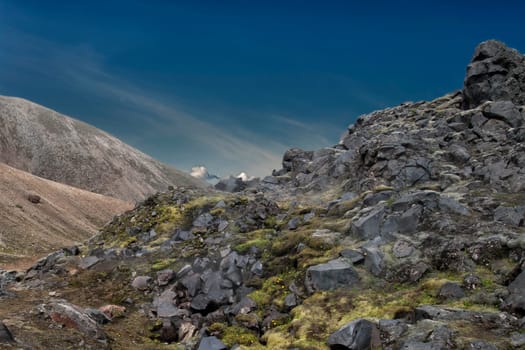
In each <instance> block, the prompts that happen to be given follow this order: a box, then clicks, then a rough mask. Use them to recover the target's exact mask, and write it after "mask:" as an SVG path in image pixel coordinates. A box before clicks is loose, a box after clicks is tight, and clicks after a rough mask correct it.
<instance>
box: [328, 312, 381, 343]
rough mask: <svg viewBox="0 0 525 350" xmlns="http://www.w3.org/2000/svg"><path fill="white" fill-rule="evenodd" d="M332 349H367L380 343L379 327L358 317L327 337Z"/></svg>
mask: <svg viewBox="0 0 525 350" xmlns="http://www.w3.org/2000/svg"><path fill="white" fill-rule="evenodd" d="M327 344H328V346H329V347H330V349H332V350H369V349H372V348H374V349H375V348H376V347H377V346H378V345H380V340H379V329H378V328H377V325H376V324H375V323H372V322H370V321H368V320H365V319H362V318H359V319H357V320H354V321H352V322H350V323H348V324H346V325H344V326H343V327H341V328H340V329H339V330H337V331H336V332H335V333H332V335H330V337H328V341H327Z"/></svg>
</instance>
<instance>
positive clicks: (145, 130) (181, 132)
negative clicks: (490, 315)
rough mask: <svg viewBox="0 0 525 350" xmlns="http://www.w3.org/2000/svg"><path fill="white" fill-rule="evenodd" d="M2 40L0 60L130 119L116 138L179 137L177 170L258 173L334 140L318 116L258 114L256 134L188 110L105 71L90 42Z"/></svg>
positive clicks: (11, 35)
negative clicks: (201, 167) (261, 121)
mask: <svg viewBox="0 0 525 350" xmlns="http://www.w3.org/2000/svg"><path fill="white" fill-rule="evenodd" d="M0 45H1V46H2V47H0V62H2V61H3V62H9V64H10V65H11V67H12V68H15V70H16V71H25V72H29V73H31V74H38V75H40V76H44V77H45V78H46V79H50V81H53V82H59V83H60V84H62V85H65V86H69V87H70V88H71V89H72V90H73V91H75V92H77V91H78V92H79V94H86V95H87V96H97V97H98V98H99V99H103V100H104V101H108V102H107V103H108V104H109V105H110V107H111V109H112V110H113V111H114V112H113V113H120V116H119V118H121V119H122V114H123V113H127V115H128V116H132V117H133V118H134V120H135V121H138V123H136V124H139V125H142V126H143V127H141V128H140V130H137V132H136V133H133V134H132V135H128V134H123V135H117V136H120V137H121V138H123V139H124V141H127V142H130V143H133V144H134V145H135V146H137V145H139V146H140V145H141V144H142V142H140V141H141V140H140V137H141V136H140V135H141V134H142V137H143V138H144V140H145V141H144V142H147V141H148V140H152V139H153V140H155V139H158V138H164V139H166V140H170V139H171V140H173V139H175V138H177V139H179V140H184V142H183V143H182V142H179V143H178V147H177V148H176V149H173V150H171V152H172V153H173V155H172V156H171V157H170V160H168V162H171V163H172V164H174V165H176V166H179V167H180V166H181V164H180V162H179V160H180V159H181V158H184V159H186V161H185V162H184V164H183V165H182V167H183V168H186V169H188V170H189V169H190V167H191V166H192V165H195V164H200V163H204V164H206V165H207V166H208V167H210V168H211V169H212V170H213V171H214V172H220V173H222V175H228V173H238V172H240V171H246V172H248V173H249V174H253V175H257V176H263V175H266V174H269V173H270V172H271V170H272V169H274V168H279V167H280V162H281V157H282V153H283V152H284V150H286V149H287V148H290V147H293V146H303V147H308V146H310V147H313V146H315V147H321V146H328V145H331V144H333V143H334V140H328V139H327V138H326V137H325V136H324V135H326V134H330V133H332V134H333V130H335V128H334V127H332V126H330V125H326V124H324V123H323V122H322V121H320V122H319V123H307V122H304V121H301V120H299V119H298V118H292V117H289V116H283V115H278V114H276V115H260V117H261V118H265V120H267V121H268V123H267V125H265V127H266V130H264V132H261V131H260V130H257V129H255V128H254V129H255V130H254V129H248V128H246V127H241V126H239V125H238V124H236V123H235V122H228V123H225V122H224V118H221V119H215V120H214V118H213V114H212V113H206V115H202V112H198V113H196V112H192V111H191V106H186V105H184V104H183V103H180V102H179V99H178V97H177V96H166V94H165V93H164V92H162V91H161V92H155V91H152V90H151V89H150V88H148V89H146V88H145V87H143V86H141V85H140V84H138V83H136V82H133V81H130V80H129V79H125V78H123V77H122V76H120V75H119V74H117V73H115V72H113V71H111V70H110V69H109V67H108V65H107V64H105V63H106V61H107V58H106V57H104V55H102V54H101V53H99V52H97V51H96V50H94V49H93V48H91V47H89V46H88V45H74V46H65V45H64V44H58V43H55V42H51V41H48V40H45V39H42V38H39V37H35V36H31V35H27V34H24V33H20V32H17V31H15V30H11V31H8V32H4V38H3V39H2V38H0ZM0 83H1V82H0ZM174 101H175V102H174ZM48 107H51V108H53V106H48ZM115 111H116V112H115ZM119 111H120V112H119ZM73 117H75V115H73ZM77 117H78V116H77ZM109 117H111V115H109ZM115 117H116V116H115ZM272 131H273V132H272ZM167 142H168V141H167ZM181 144H182V145H181ZM139 148H140V147H139ZM150 151H151V148H150ZM166 152H167V151H166V150H164V151H162V152H161V151H159V153H163V154H165V153H166ZM188 153H190V154H191V156H188ZM163 159H164V160H166V157H164V158H163ZM188 159H191V160H188ZM190 162H192V164H190Z"/></svg>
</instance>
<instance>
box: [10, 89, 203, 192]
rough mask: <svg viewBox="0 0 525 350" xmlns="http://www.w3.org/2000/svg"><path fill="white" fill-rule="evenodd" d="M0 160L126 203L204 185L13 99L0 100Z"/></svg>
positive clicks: (111, 139) (85, 127) (117, 142)
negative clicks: (170, 189) (169, 189)
mask: <svg viewBox="0 0 525 350" xmlns="http://www.w3.org/2000/svg"><path fill="white" fill-rule="evenodd" d="M0 162H3V163H6V164H8V165H10V166H12V167H15V168H17V169H20V170H23V171H27V172H29V173H31V174H34V175H37V176H40V177H43V178H46V179H49V180H53V181H56V182H60V183H64V184H67V185H70V186H74V187H78V188H82V189H85V190H88V191H92V192H96V193H100V194H103V195H107V196H112V197H116V198H119V199H122V200H125V201H140V200H142V199H144V198H145V197H146V196H148V195H151V194H153V193H155V192H157V191H162V190H166V189H167V187H168V186H171V185H179V186H180V185H182V186H204V185H203V183H202V182H201V181H199V180H197V179H195V178H193V177H191V176H190V175H189V174H186V173H183V172H181V171H178V170H176V169H174V168H172V167H169V166H167V165H165V164H162V163H160V162H159V161H156V160H154V159H153V158H151V157H149V156H147V155H145V154H144V153H142V152H140V151H138V150H136V149H134V148H132V147H130V146H129V145H127V144H125V143H123V142H121V141H120V140H118V139H117V138H115V137H113V136H111V135H109V134H107V133H105V132H103V131H101V130H99V129H97V128H95V127H93V126H91V125H88V124H85V123H83V122H80V121H78V120H75V119H72V118H69V117H66V116H64V115H61V114H59V113H57V112H54V111H52V110H50V109H47V108H45V107H42V106H39V105H37V104H35V103H32V102H29V101H27V100H23V99H20V98H14V97H4V96H0Z"/></svg>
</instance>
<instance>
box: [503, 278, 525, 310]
mask: <svg viewBox="0 0 525 350" xmlns="http://www.w3.org/2000/svg"><path fill="white" fill-rule="evenodd" d="M509 292H510V295H509V297H508V298H507V300H506V303H507V307H508V308H509V309H510V310H512V311H514V312H518V313H520V314H525V271H522V272H521V273H520V274H519V275H518V277H516V279H515V280H514V281H512V283H511V284H510V285H509Z"/></svg>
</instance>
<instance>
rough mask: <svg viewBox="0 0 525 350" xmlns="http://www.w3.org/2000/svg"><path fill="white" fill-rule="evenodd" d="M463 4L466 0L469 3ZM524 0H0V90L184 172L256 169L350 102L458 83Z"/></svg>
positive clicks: (518, 20) (520, 32) (407, 96)
mask: <svg viewBox="0 0 525 350" xmlns="http://www.w3.org/2000/svg"><path fill="white" fill-rule="evenodd" d="M469 3H471V4H472V5H471V4H469ZM524 10H525V5H524V4H523V2H519V1H515V2H506V1H500V2H498V3H497V4H495V3H494V2H490V3H489V2H486V3H485V2H483V1H476V2H470V1H469V2H467V1H465V2H462V3H460V2H447V1H436V2H432V1H427V2H421V1H418V2H384V3H383V2H380V1H375V2H372V1H368V2H366V3H364V4H356V2H353V1H317V2H315V1H284V0H283V1H270V0H268V1H167V0H164V1H161V0H157V1H154V0H151V1H146V0H144V1H132V0H128V1H111V0H106V1H95V0H92V1H52V0H46V1H35V0H33V1H31V0H25V1H16V0H12V1H10V0H0V94H1V95H9V96H18V97H23V98H27V99H29V100H32V101H34V102H37V103H40V104H42V105H45V106H47V107H49V108H52V109H55V110H57V111H59V112H61V113H64V114H67V115H70V116H72V117H75V118H77V119H81V120H83V121H86V122H88V123H91V124H93V125H95V126H97V127H99V128H101V129H103V130H106V131H108V132H110V133H111V134H113V135H115V136H117V137H119V138H120V139H122V140H123V141H125V142H127V143H129V144H131V145H133V146H135V147H137V148H139V149H140V150H142V151H144V152H146V153H148V154H150V155H152V156H154V157H156V158H158V159H160V160H162V161H164V162H166V163H169V164H171V165H174V166H175V167H177V168H179V169H181V170H186V171H189V169H190V168H191V166H192V165H197V164H204V165H206V166H207V167H208V168H209V170H210V172H212V173H218V174H219V175H222V176H224V175H228V174H231V173H238V172H240V171H246V172H248V173H250V174H254V175H259V176H260V175H265V174H268V173H270V172H271V170H272V169H274V168H279V167H280V160H281V156H282V153H283V152H284V151H285V150H286V149H287V148H290V147H301V148H305V149H316V148H320V147H324V146H330V145H334V144H336V143H337V142H338V140H339V137H340V135H341V134H342V132H343V131H344V129H345V128H346V126H347V125H348V124H350V123H352V122H353V121H354V120H355V119H356V118H357V117H358V116H359V115H360V114H363V113H368V112H371V111H373V110H376V109H380V108H384V107H387V106H392V105H396V104H399V103H402V102H405V101H409V100H412V101H415V100H428V99H432V98H435V97H438V96H441V95H443V94H445V93H447V92H451V91H454V90H457V89H460V88H461V86H462V81H463V77H464V72H465V67H466V65H467V63H468V62H469V60H470V57H471V55H472V52H473V50H474V48H475V46H476V45H477V44H478V43H479V42H480V41H483V40H487V39H491V38H496V39H499V40H502V41H504V42H506V43H507V44H508V45H509V46H511V47H514V48H517V49H518V50H520V51H521V52H525V27H524V26H523V25H522V23H523V13H524Z"/></svg>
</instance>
